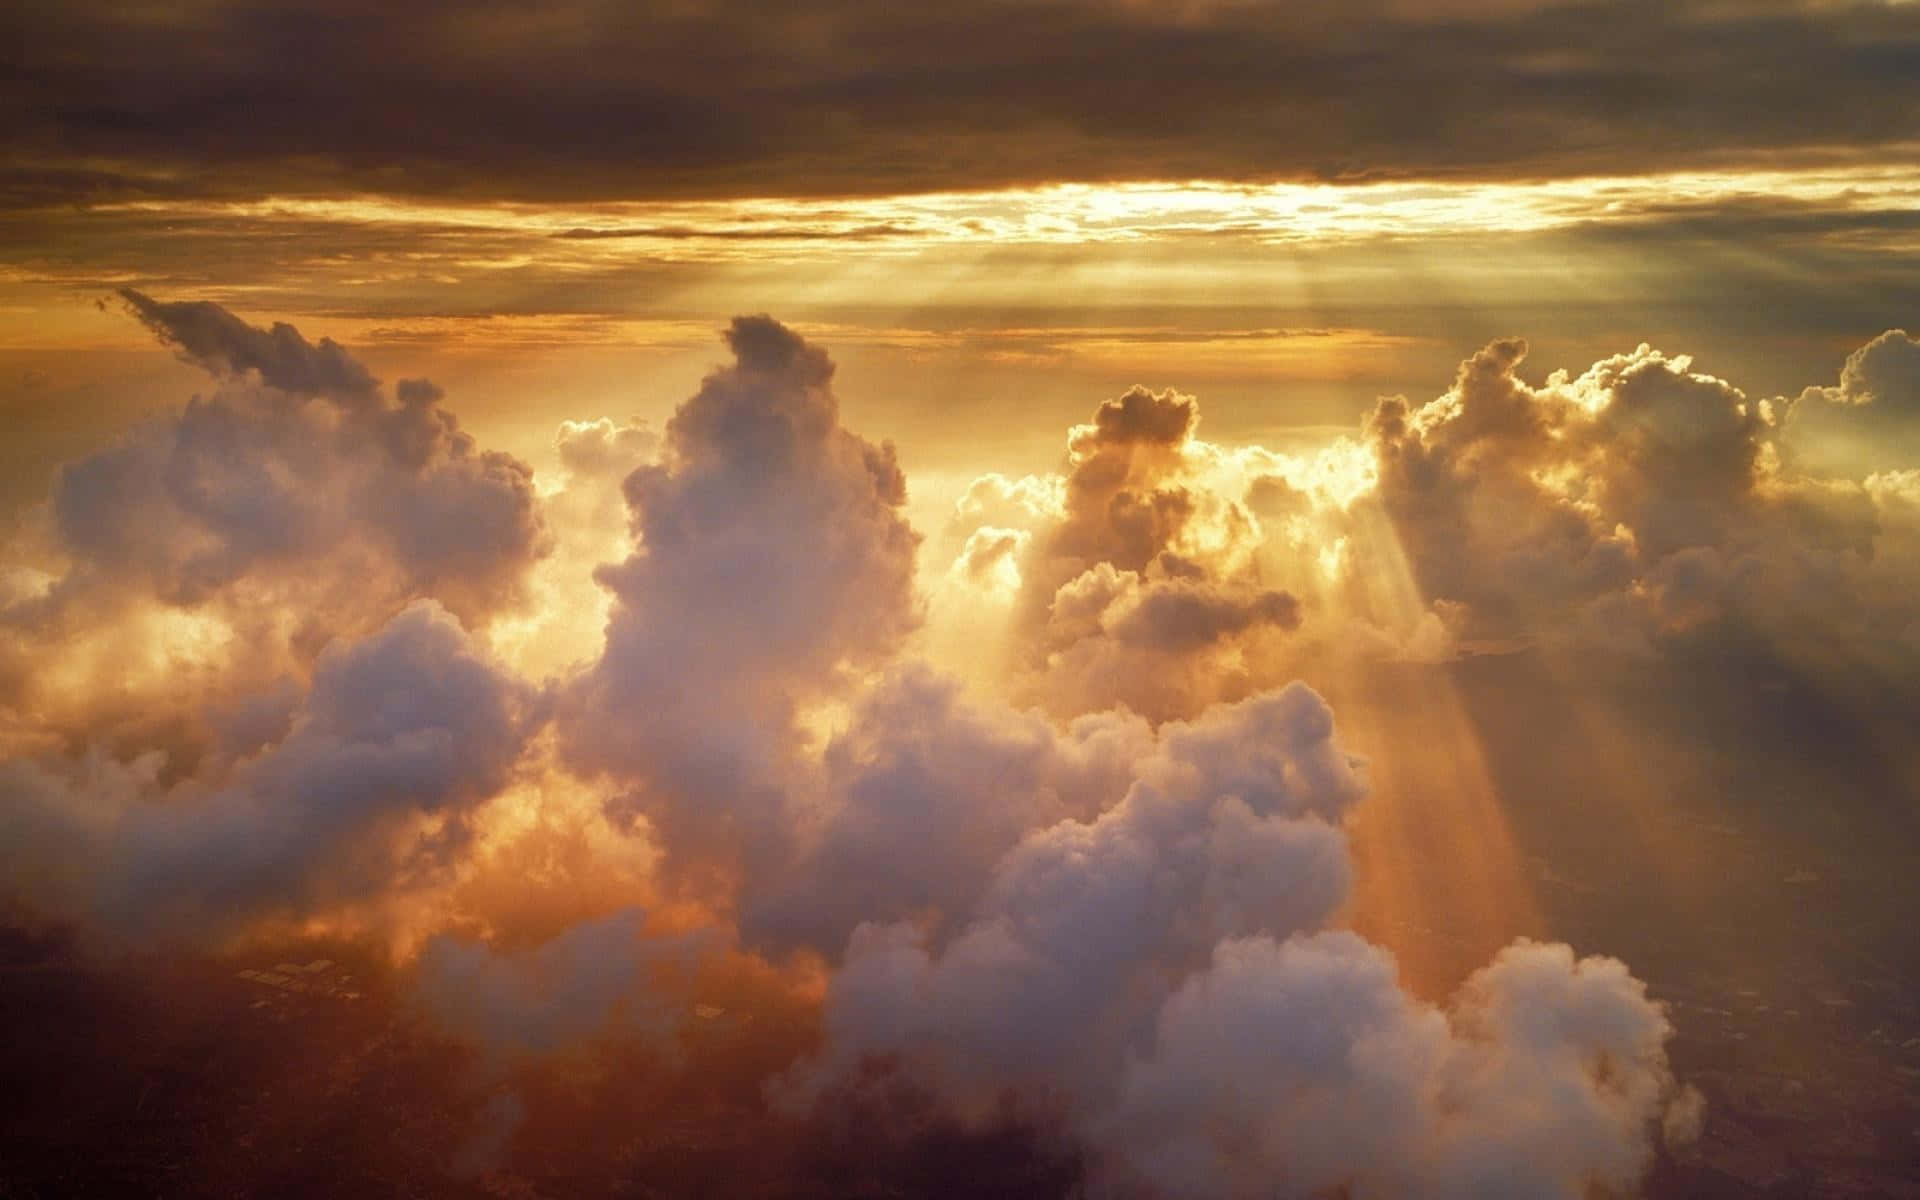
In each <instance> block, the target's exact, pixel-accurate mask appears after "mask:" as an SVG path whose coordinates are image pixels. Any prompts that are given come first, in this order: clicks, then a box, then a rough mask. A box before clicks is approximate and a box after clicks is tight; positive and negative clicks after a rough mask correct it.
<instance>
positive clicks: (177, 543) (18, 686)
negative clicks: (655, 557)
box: [0, 292, 551, 773]
mask: <svg viewBox="0 0 1920 1200" xmlns="http://www.w3.org/2000/svg"><path fill="white" fill-rule="evenodd" d="M127 300H128V303H129V305H130V306H131V307H132V308H133V309H134V311H135V312H136V313H137V314H138V315H139V316H140V317H141V319H142V320H144V321H145V322H146V323H147V324H148V325H149V326H150V327H152V328H153V329H154V330H155V332H156V333H157V334H159V336H161V338H162V339H163V340H165V341H167V342H169V343H171V344H174V345H177V346H179V347H180V348H181V350H182V353H183V354H184V355H185V356H187V357H188V358H190V359H191V360H192V361H194V362H196V363H198V364H200V365H202V366H204V367H206V368H208V369H209V370H210V371H212V372H213V373H214V374H215V375H216V376H217V377H218V379H219V381H220V386H219V387H218V388H217V389H216V390H215V391H214V393H213V394H212V395H210V396H206V397H196V398H194V399H193V400H191V401H190V402H189V403H187V404H186V405H185V406H184V407H183V408H179V409H175V410H173V411H170V412H167V413H164V414H162V415H159V416H156V417H153V418H151V419H148V420H145V421H143V422H142V423H140V424H138V425H136V426H135V427H134V428H132V429H131V430H129V431H127V432H126V433H125V434H124V435H123V436H121V437H120V438H119V439H118V440H117V441H115V442H114V443H113V444H111V445H108V446H105V447H103V448H101V449H98V450H96V451H94V452H92V453H90V454H86V455H84V456H82V457H80V458H78V459H75V460H73V461H71V462H68V463H66V464H65V465H63V466H62V467H60V469H59V470H58V472H57V474H56V476H55V479H54V482H53V487H52V491H51V494H50V496H49V497H48V500H47V503H46V505H45V506H44V507H43V508H41V509H39V510H37V511H36V512H35V513H33V514H31V515H30V519H29V521H28V523H27V525H26V526H25V528H24V530H23V533H22V535H21V536H20V538H19V539H18V540H17V541H16V542H15V543H14V544H13V546H12V547H10V549H11V551H12V552H13V556H14V558H15V561H14V562H13V563H12V564H10V571H11V578H12V579H13V580H14V581H15V584H16V586H14V587H11V588H9V589H7V593H8V594H6V595H4V596H0V708H5V709H7V710H9V711H10V712H12V713H13V714H16V716H17V717H18V718H19V720H20V721H21V722H23V723H24V724H28V725H31V726H33V727H34V728H36V729H37V730H39V731H40V732H41V733H42V734H48V735H54V736H58V737H60V738H62V739H64V740H65V742H66V743H67V744H68V747H69V748H70V749H76V750H77V749H78V748H79V747H80V746H82V745H84V744H86V743H88V742H93V743H97V744H111V745H114V746H115V747H117V749H116V750H115V752H116V753H119V752H122V751H124V752H125V753H127V754H134V753H138V752H139V750H140V749H141V748H142V746H143V745H145V746H152V745H155V744H161V745H164V746H165V748H166V749H168V751H169V753H170V758H169V765H168V770H169V771H170V772H174V773H179V772H190V771H191V770H192V769H193V766H194V762H195V761H196V760H197V758H198V757H200V756H202V755H204V754H207V753H213V752H217V751H218V742H219V740H220V737H221V736H222V735H221V734H220V731H218V730H215V729H210V728H208V727H207V725H206V722H205V721H204V720H203V719H202V717H203V715H204V714H209V713H212V712H214V711H215V710H216V709H221V708H223V706H231V705H234V704H243V703H247V701H246V700H245V699H244V697H246V696H249V695H254V694H260V693H267V692H271V691H272V690H273V689H275V688H278V687H282V686H284V685H286V684H287V683H288V682H289V681H296V680H300V679H304V678H305V677H306V676H307V675H308V674H309V673H310V672H311V671H312V669H313V665H314V662H315V661H316V658H317V657H318V656H319V654H320V653H321V652H322V651H324V650H325V649H326V647H327V646H329V645H330V644H331V643H332V642H333V641H334V640H335V639H336V638H340V637H362V636H365V635H367V634H369V633H371V632H372V631H374V630H375V629H378V628H379V627H380V626H381V625H382V624H383V623H385V622H386V621H388V620H389V619H391V618H392V617H393V616H394V615H395V614H397V613H399V612H401V611H402V610H403V609H405V608H406V607H407V606H408V605H409V604H412V603H414V602H416V601H418V600H423V599H426V600H432V601H434V602H436V603H438V604H440V605H442V606H443V607H445V608H446V609H447V610H448V611H450V612H452V613H453V614H455V615H456V616H457V617H458V618H459V619H460V620H461V621H463V622H464V623H466V624H467V625H469V626H473V627H476V628H477V627H480V626H483V625H485V624H486V623H488V622H489V621H491V620H493V619H495V618H497V617H498V616H500V615H501V614H502V613H505V612H510V611H512V610H514V609H516V608H517V607H518V606H520V605H521V604H522V603H523V602H524V601H525V600H526V599H527V596H528V592H527V573H528V571H529V570H530V569H531V568H532V567H533V566H534V565H535V564H536V563H537V562H538V561H539V560H540V558H541V557H542V555H544V554H545V553H546V552H547V551H548V549H549V547H550V544H551V537H550V534H549V532H548V530H547V527H546V525H545V523H544V521H543V520H542V517H541V512H540V506H539V502H538V499H537V497H536V495H535V492H534V487H533V477H532V471H531V469H530V468H529V467H527V465H526V464H524V463H522V462H520V461H519V460H517V459H515V458H513V457H511V456H509V455H506V454H502V453H499V452H496V451H489V450H483V449H481V448H480V447H479V446H478V445H477V444H476V443H475V441H474V439H473V438H472V437H471V436H470V435H468V434H467V433H465V432H464V431H462V430H461V428H460V425H459V422H458V420H457V419H456V418H455V416H454V415H453V413H452V412H451V411H450V410H448V408H447V407H446V406H445V404H444V398H443V396H442V395H441V393H440V391H439V389H437V388H436V387H434V386H433V385H432V384H431V383H428V382H427V381H425V380H403V381H401V382H400V383H399V384H398V385H397V387H396V388H395V389H394V390H393V395H392V397H391V398H389V397H388V396H386V395H385V394H384V393H383V392H382V391H381V389H380V388H379V387H378V385H377V384H376V382H375V381H374V380H373V378H372V376H371V375H369V374H368V373H367V372H366V371H365V369H364V368H362V367H361V366H360V365H359V364H358V363H357V362H356V361H355V360H354V359H352V358H351V357H350V356H349V355H348V354H347V353H346V351H345V350H343V349H342V348H341V347H340V346H338V345H337V344H335V343H333V342H331V341H327V340H324V339H323V340H322V341H321V342H320V343H318V344H317V345H316V344H313V343H309V342H308V341H306V340H305V339H304V338H303V337H302V336H301V335H300V334H299V333H298V332H296V331H295V330H294V329H292V328H291V327H289V326H286V325H278V326H275V327H274V328H273V329H271V330H265V329H261V328H258V327H255V326H252V325H249V324H247V323H246V322H244V321H242V320H240V319H239V318H238V317H236V316H234V315H233V314H232V313H229V312H227V311H226V310H225V309H223V308H221V307H220V306H218V305H214V304H209V303H205V302H179V303H161V302H158V301H154V300H152V299H150V298H148V297H147V296H145V295H143V294H140V293H137V292H130V293H128V294H127Z"/></svg>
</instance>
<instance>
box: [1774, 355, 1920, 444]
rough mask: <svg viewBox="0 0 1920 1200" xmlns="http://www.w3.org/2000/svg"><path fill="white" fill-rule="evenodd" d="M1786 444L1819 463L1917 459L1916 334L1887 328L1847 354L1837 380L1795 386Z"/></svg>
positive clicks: (1919, 360) (1919, 378) (1919, 371)
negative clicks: (1831, 384)
mask: <svg viewBox="0 0 1920 1200" xmlns="http://www.w3.org/2000/svg"><path fill="white" fill-rule="evenodd" d="M1787 428H1788V432H1789V433H1790V434H1791V439H1790V442H1789V444H1790V446H1791V447H1792V449H1793V451H1794V452H1795V454H1797V455H1798V456H1799V457H1800V458H1802V459H1803V460H1805V461H1806V462H1807V463H1808V464H1809V465H1811V466H1813V467H1814V468H1816V469H1821V470H1825V471H1830V472H1835V473H1848V472H1859V471H1861V470H1863V469H1864V470H1887V469H1899V468H1902V467H1908V466H1911V465H1912V464H1913V463H1914V462H1915V461H1916V460H1917V459H1920V340H1916V339H1914V338H1912V337H1910V336H1908V334H1907V331H1906V330H1904V329H1889V330H1887V331H1886V332H1885V333H1883V334H1881V335H1880V336H1879V337H1877V338H1874V339H1873V340H1872V341H1870V342H1868V343H1867V344H1866V345H1864V346H1862V347H1860V348H1859V349H1858V350H1855V351H1854V352H1853V353H1852V354H1850V355H1848V356H1847V361H1846V364H1845V365H1844V366H1843V367H1841V369H1840V382H1839V384H1838V385H1837V386H1834V387H1811V388H1808V389H1806V390H1805V391H1803V392H1801V393H1800V396H1799V398H1798V400H1796V401H1795V402H1794V404H1793V408H1792V413H1791V415H1790V418H1789V420H1788V425H1787Z"/></svg>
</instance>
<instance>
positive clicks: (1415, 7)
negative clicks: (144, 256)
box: [0, 0, 1920, 203]
mask: <svg viewBox="0 0 1920 1200" xmlns="http://www.w3.org/2000/svg"><path fill="white" fill-rule="evenodd" d="M8 24H9V25H10V26H11V29H10V34H11V36H9V37H7V38H6V39H4V42H3V43H0V44H4V45H5V46H6V47H7V49H6V50H3V51H0V79H5V80H7V81H8V82H6V83H4V84H0V104H4V105H5V106H6V108H7V110H8V111H9V112H10V113H11V114H14V116H15V121H14V122H13V123H12V124H13V131H12V133H11V134H10V135H8V136H7V138H6V142H5V151H4V155H5V161H6V165H7V171H6V177H5V179H4V180H0V194H4V195H6V196H8V197H10V198H12V199H13V200H14V201H15V202H16V203H17V202H21V201H24V202H27V203H37V202H42V201H45V200H48V199H56V200H60V201H66V200H72V199H116V198H127V197H130V196H141V195H154V194H164V193H166V192H169V191H173V190H176V189H178V188H179V187H180V181H181V179H182V178H183V177H186V176H189V175H191V177H193V178H194V179H195V180H196V183H197V186H199V187H201V188H203V189H205V190H207V191H212V192H224V193H230V194H257V193H259V192H262V191H267V192H286V191H354V192H366V191H381V192H408V193H440V194H448V193H463V194H469V195H480V194H491V195H505V194H513V195H519V196H524V197H529V198H535V197H538V198H547V199H553V198H558V197H562V196H569V197H584V196H601V197H607V196H632V195H646V194H665V193H677V194H707V195H720V194H732V195H739V194H746V193H754V194H782V193H786V194H798V193H816V194H817V193H833V192H840V193H856V192H865V193H872V192H887V191H904V190H914V189H925V188H944V187H979V186H988V185H995V184H1006V183H1014V182H1031V181H1035V180H1044V179H1058V178H1075V179H1088V180H1094V179H1099V180H1111V179H1121V178H1147V177H1154V178H1189V177H1196V176H1199V177H1232V178H1272V177H1329V176H1342V177H1346V176H1354V177H1358V176H1381V175H1401V176H1406V175H1426V174H1439V173H1455V172H1461V171H1467V172H1474V173H1479V174H1486V175H1510V176H1511V175H1519V176H1536V175H1539V174H1550V173H1565V172H1569V171H1575V170H1593V169H1607V170H1629V171H1631V170H1638V169H1645V168H1651V167H1671V166H1673V165H1675V164H1686V165H1697V164H1699V163H1700V162H1701V161H1703V159H1710V160H1713V161H1718V162H1728V161H1752V160H1755V159H1759V158H1763V157H1766V156H1769V155H1774V154H1777V153H1780V152H1816V151H1819V152H1825V151H1835V150H1838V151H1842V152H1858V151H1863V150H1870V149H1872V148H1874V147H1877V146H1884V145H1886V144H1888V143H1892V142H1899V141H1902V140H1905V139H1910V138H1913V137H1915V136H1916V134H1917V133H1920V85H1917V84H1916V83H1915V81H1916V80H1920V12H1916V11H1915V10H1913V9H1911V8H1907V7H1901V6H1892V5H1884V4H1876V3H1860V4H1851V5H1834V4H1817V3H1812V2H1810V0H1761V2H1758V3H1751V4H1744V5H1739V6H1732V5H1725V4H1717V3H1711V2H1709V0H1679V2H1668V3H1654V2H1650V0H1601V2H1594V3H1566V4H1556V3H1520V4H1505V5H1497V6H1467V5H1460V4H1450V3H1399V4H1383V3H1365V4H1355V5H1345V6H1335V5H1332V4H1321V3H1312V4H1306V5H1285V6H1282V5H1250V4H1236V3H1214V4H1205V3H1203V4H1187V5H1179V6H1158V5H1146V4H1129V3H1119V2H1115V0H1058V2H1055V0H971V2H969V3H964V4H960V5H941V6H920V5H898V6H893V5H890V6H879V5H871V4H862V3H856V2H853V0H843V2H841V3H834V4H826V5H805V6H788V5H783V6H777V7H770V6H768V5H765V4H758V3H747V2H746V0H709V2H705V3H702V2H698V0H693V2H687V3H679V4H674V5H669V6H664V7H662V6H647V7H646V8H643V9H633V8H629V7H628V6H626V5H620V4H614V3H606V2H598V0H572V2H571V3H568V4H565V5H561V6H555V7H548V8H542V9H540V10H537V11H535V10H529V9H527V8H525V6H521V5H508V4H504V3H490V4H483V5H479V6H474V5H453V4H450V3H446V2H445V0H439V2H436V3H428V4H422V5H412V6H408V7H407V8H406V9H405V11H397V10H395V9H394V8H392V7H391V6H388V5H374V4H370V3H364V2H355V3H348V4H335V3H324V4H323V3H318V2H315V0H306V2H302V3H291V4H288V3H275V4H266V3H263V2H260V0H243V2H241V3H234V4H220V5H214V4H203V3H182V4H176V5H173V6H170V7H142V8H136V9H129V8H128V7H127V6H124V5H109V4H105V3H100V2H98V0H94V2H88V3H77V4H69V5H60V6H51V5H35V6H30V7H28V8H26V9H25V10H24V11H20V12H17V13H15V14H14V15H13V16H12V18H11V19H10V21H9V22H8Z"/></svg>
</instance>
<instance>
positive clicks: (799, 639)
mask: <svg viewBox="0 0 1920 1200" xmlns="http://www.w3.org/2000/svg"><path fill="white" fill-rule="evenodd" d="M727 344H728V346H729V348H730V349H731V350H732V351H733V354H734V363H733V365H731V366H728V367H725V368H722V369H720V370H717V371H715V372H713V373H712V374H710V375H709V376H707V378H706V380H705V381H704V382H703V383H702V385H701V388H700V391H699V392H698V393H697V394H696V395H695V396H693V397H692V398H691V399H689V400H688V401H686V402H685V403H684V404H682V405H681V406H680V408H679V409H678V410H677V411H676V412H675V413H674V416H673V419H672V420H671V421H670V422H668V424H667V428H666V438H665V445H664V449H663V454H662V458H661V461H660V462H658V463H654V464H648V465H645V466H641V467H639V468H637V469H635V470H634V471H633V472H632V474H630V475H628V476H627V478H626V482H625V485H624V486H625V492H626V498H627V502H628V504H629V506H630V507H631V509H632V524H633V530H634V533H635V535H636V541H637V545H636V546H635V548H634V551H633V553H632V554H631V555H630V556H629V557H628V558H627V559H626V560H625V561H624V562H620V563H617V564H613V565H610V566H607V567H605V568H603V569H602V570H601V571H600V572H599V574H598V576H597V578H598V579H599V581H600V583H601V584H602V586H604V587H605V588H606V589H607V590H608V591H609V592H610V593H611V594H612V596H613V600H614V604H613V611H612V615H611V618H610V620H609V622H608V625H607V633H606V645H605V649H604V651H603V652H602V654H601V656H600V658H599V660H598V661H597V662H595V663H593V664H592V665H591V666H590V667H589V668H588V669H587V670H586V671H585V672H584V673H583V674H582V675H581V676H580V677H579V678H578V679H577V680H576V681H575V682H574V683H573V684H572V685H571V686H570V688H569V690H568V692H567V695H566V697H565V699H564V706H563V712H564V718H563V726H562V728H563V732H564V735H565V745H566V747H567V750H568V754H569V757H570V759H571V761H572V762H574V763H575V764H576V765H577V766H579V767H580V768H582V769H585V770H592V771H599V772H604V773H606V774H609V775H611V776H614V777H616V778H620V779H624V780H630V781H632V782H633V783H634V784H635V785H636V788H637V790H636V792H635V800H636V802H637V803H638V805H639V807H640V810H641V811H643V812H645V813H646V815H647V816H648V817H649V819H650V820H652V821H653V823H654V824H655V825H656V827H658V829H659V831H660V833H661V834H662V836H664V837H666V838H667V839H669V840H670V841H675V840H682V839H692V840H694V841H698V842H703V843H709V844H713V843H733V844H734V845H735V847H736V849H739V850H740V851H742V852H743V853H750V854H752V855H766V854H770V853H774V852H776V850H777V847H776V846H775V845H773V843H775V842H777V841H779V840H780V838H781V837H782V832H783V830H784V826H785V823H786V817H785V814H784V811H783V808H784V805H785V802H786V794H785V789H784V786H783V772H784V771H785V770H786V769H787V768H788V766H789V761H788V760H789V759H790V757H791V756H792V755H793V754H794V752H795V751H796V749H797V748H798V745H799V742H800V739H801V733H800V730H799V728H798V726H797V724H796V721H797V717H798V714H799V713H800V711H801V710H802V709H803V708H804V707H805V706H807V705H809V704H814V703H818V702H821V701H823V700H825V699H828V698H830V697H831V696H832V695H833V694H834V693H835V691H836V689H837V686H838V685H839V684H840V683H841V681H842V680H843V679H845V678H846V677H847V675H848V674H849V673H857V672H860V671H863V670H867V669H871V668H873V667H876V666H878V665H879V664H881V663H883V662H884V661H885V660H886V659H887V658H888V657H889V656H890V655H891V654H892V653H893V652H894V651H895V650H896V649H897V648H898V647H899V645H900V643H901V641H902V639H903V638H904V637H905V636H906V634H907V633H908V632H909V631H910V630H911V629H912V628H913V627H914V625H915V624H916V622H917V620H918V605H917V602H916V600H915V597H914V594H913V563H914V554H915V550H916V547H917V545H918V538H917V535H916V534H915V533H914V532H913V530H912V529H911V528H910V527H909V525H908V524H907V521H906V518H905V516H904V515H903V513H902V507H903V506H904V504H905V503H906V480H905V477H904V475H902V473H901V471H900V467H899V464H898V463H897V462H896V461H895V458H894V453H893V449H892V447H891V446H887V445H878V446H876V445H874V444H873V443H871V442H869V441H867V440H865V439H864V438H861V437H859V436H858V435H856V434H854V433H852V432H850V431H848V430H847V429H845V428H844V427H843V426H842V425H841V424H840V421H839V408H838V403H837V401H836V400H835V398H834V395H833V391H832V388H831V383H832V378H833V364H832V362H831V361H830V360H829V359H828V357H827V355H826V353H825V351H823V350H821V349H820V348H819V347H817V346H813V345H810V344H808V343H807V342H806V341H805V340H804V339H802V338H801V337H800V336H799V335H798V334H796V333H794V332H793V331H791V330H789V329H787V328H786V327H785V326H783V325H781V324H779V323H778V322H776V321H773V320H771V319H770V318H767V317H764V316H762V317H740V318H737V319H735V321H734V322H733V325H732V326H731V328H730V329H729V330H728V331H727Z"/></svg>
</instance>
